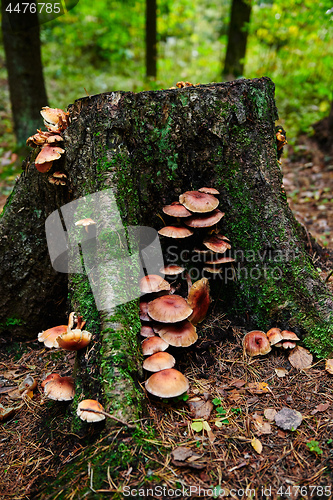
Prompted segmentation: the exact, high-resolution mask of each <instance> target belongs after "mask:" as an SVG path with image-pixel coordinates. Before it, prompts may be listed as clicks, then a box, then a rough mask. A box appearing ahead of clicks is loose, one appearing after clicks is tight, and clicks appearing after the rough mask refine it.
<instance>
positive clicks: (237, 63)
mask: <svg viewBox="0 0 333 500" xmlns="http://www.w3.org/2000/svg"><path fill="white" fill-rule="evenodd" d="M250 16H251V0H232V2H231V15H230V23H229V29H228V45H227V53H226V56H225V62H224V69H223V76H224V78H226V79H227V80H233V79H234V78H237V77H239V76H242V75H243V74H244V59H245V54H246V44H247V36H248V24H249V22H250Z"/></svg>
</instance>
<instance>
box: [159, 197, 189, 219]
mask: <svg viewBox="0 0 333 500" xmlns="http://www.w3.org/2000/svg"><path fill="white" fill-rule="evenodd" d="M162 210H163V212H164V213H165V214H167V215H171V217H189V216H190V215H192V214H191V212H189V211H188V210H187V208H185V207H184V205H182V204H181V203H179V201H174V202H173V203H171V205H165V207H163V208H162Z"/></svg>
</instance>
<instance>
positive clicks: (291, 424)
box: [274, 408, 303, 431]
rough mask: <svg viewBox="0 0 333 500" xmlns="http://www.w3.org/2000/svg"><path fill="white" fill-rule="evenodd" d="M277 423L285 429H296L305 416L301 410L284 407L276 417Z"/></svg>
mask: <svg viewBox="0 0 333 500" xmlns="http://www.w3.org/2000/svg"><path fill="white" fill-rule="evenodd" d="M274 420H275V423H276V425H278V426H279V427H281V428H282V429H284V430H288V431H294V430H295V429H297V427H299V426H300V425H301V423H302V420H303V417H302V414H301V413H300V412H299V411H296V410H292V409H291V408H282V410H280V411H278V412H277V414H276V415H275V417H274Z"/></svg>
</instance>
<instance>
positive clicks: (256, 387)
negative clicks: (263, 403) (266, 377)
mask: <svg viewBox="0 0 333 500" xmlns="http://www.w3.org/2000/svg"><path fill="white" fill-rule="evenodd" d="M246 390H248V391H250V392H252V393H253V394H264V393H265V392H269V388H268V384H267V382H250V383H249V384H247V386H246Z"/></svg>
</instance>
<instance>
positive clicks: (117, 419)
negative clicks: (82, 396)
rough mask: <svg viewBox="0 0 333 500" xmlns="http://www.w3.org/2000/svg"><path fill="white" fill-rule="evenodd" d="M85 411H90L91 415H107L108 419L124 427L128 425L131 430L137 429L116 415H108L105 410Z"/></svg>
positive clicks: (86, 409)
mask: <svg viewBox="0 0 333 500" xmlns="http://www.w3.org/2000/svg"><path fill="white" fill-rule="evenodd" d="M84 411H90V412H91V413H101V414H102V415H105V416H106V417H109V418H112V419H113V420H115V421H116V422H119V423H120V424H122V425H126V427H128V428H129V429H135V428H136V425H133V424H129V423H128V422H125V420H121V419H120V418H118V417H115V416H114V415H111V413H107V412H106V411H104V410H91V409H90V408H85V409H84Z"/></svg>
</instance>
